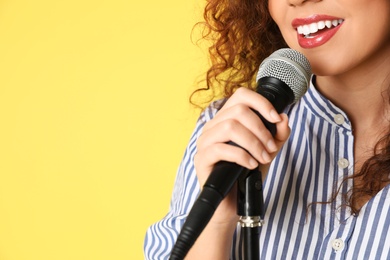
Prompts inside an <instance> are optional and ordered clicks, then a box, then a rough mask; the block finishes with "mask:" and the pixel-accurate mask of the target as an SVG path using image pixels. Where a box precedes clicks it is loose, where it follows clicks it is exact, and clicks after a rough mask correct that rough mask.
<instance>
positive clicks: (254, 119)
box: [203, 104, 277, 153]
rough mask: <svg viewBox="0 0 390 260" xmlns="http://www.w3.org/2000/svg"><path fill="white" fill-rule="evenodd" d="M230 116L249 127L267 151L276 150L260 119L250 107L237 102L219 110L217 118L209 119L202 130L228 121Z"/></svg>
mask: <svg viewBox="0 0 390 260" xmlns="http://www.w3.org/2000/svg"><path fill="white" fill-rule="evenodd" d="M231 118H234V119H235V120H237V121H238V122H239V123H240V124H242V125H243V126H245V127H246V128H247V129H249V130H250V131H251V132H252V133H253V134H254V135H255V136H256V137H257V138H258V139H259V140H260V141H261V143H263V144H264V145H265V147H266V149H267V151H268V152H269V153H272V152H275V151H276V150H277V146H276V144H275V141H274V139H273V137H272V135H271V133H270V132H269V130H268V129H267V128H266V127H265V126H264V123H263V122H262V120H261V119H260V118H259V117H258V116H257V115H256V113H255V112H254V111H253V110H252V109H250V108H249V107H248V106H246V105H243V104H237V105H235V106H233V107H230V108H227V109H225V110H224V111H220V113H219V115H218V118H215V120H211V121H209V123H208V124H206V125H205V127H204V128H203V131H204V132H206V131H208V130H209V129H212V128H213V127H215V126H216V125H217V124H220V123H221V122H223V121H228V120H230V119H231Z"/></svg>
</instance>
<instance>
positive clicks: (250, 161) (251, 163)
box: [249, 158, 258, 168]
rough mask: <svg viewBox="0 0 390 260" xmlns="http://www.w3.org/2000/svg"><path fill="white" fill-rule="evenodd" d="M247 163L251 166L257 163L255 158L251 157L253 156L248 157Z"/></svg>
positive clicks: (255, 165) (253, 166)
mask: <svg viewBox="0 0 390 260" xmlns="http://www.w3.org/2000/svg"><path fill="white" fill-rule="evenodd" d="M249 164H250V166H251V167H252V168H255V167H257V165H258V163H257V161H256V160H255V159H253V158H250V159H249Z"/></svg>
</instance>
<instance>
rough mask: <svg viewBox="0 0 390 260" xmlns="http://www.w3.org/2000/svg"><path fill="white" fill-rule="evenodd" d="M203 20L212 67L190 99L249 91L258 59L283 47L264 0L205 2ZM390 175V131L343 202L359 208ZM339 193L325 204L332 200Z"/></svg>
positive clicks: (375, 149)
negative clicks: (358, 201)
mask: <svg viewBox="0 0 390 260" xmlns="http://www.w3.org/2000/svg"><path fill="white" fill-rule="evenodd" d="M204 19H205V21H204V22H202V23H199V24H198V26H199V25H200V26H202V28H203V29H204V30H203V34H202V39H205V40H210V42H211V46H210V47H209V54H210V61H211V65H210V68H209V69H208V71H207V74H206V86H205V87H200V88H199V89H197V90H195V91H194V92H193V94H192V95H191V98H190V99H191V102H192V103H198V102H193V101H194V98H195V96H196V97H198V94H202V97H204V95H203V94H207V95H206V96H208V97H209V99H208V100H206V102H207V103H208V102H210V101H211V100H213V99H214V98H216V95H217V94H216V93H220V94H222V96H223V97H230V96H231V95H232V94H233V93H234V91H235V90H236V89H237V88H239V87H248V88H252V89H253V88H254V87H255V86H254V85H253V83H254V77H255V75H256V73H257V70H258V67H259V66H260V63H261V62H262V61H263V60H264V59H265V58H266V57H268V56H269V55H270V54H271V53H272V52H274V51H276V50H277V49H280V48H284V47H287V45H286V43H285V41H284V39H283V37H282V35H281V33H280V31H279V28H278V27H277V25H276V24H275V22H274V21H273V20H272V18H271V16H270V14H269V11H268V0H207V4H206V7H205V11H204ZM221 91H222V92H221ZM210 92H211V96H210ZM389 96H390V95H389ZM388 102H390V101H388ZM198 105H199V103H198ZM389 173H390V132H389V133H387V134H386V135H384V137H383V138H382V139H381V140H380V141H379V142H378V144H377V145H376V147H375V148H374V155H373V156H372V157H371V158H369V159H368V160H366V161H365V162H364V163H363V166H362V167H361V169H360V170H359V172H356V173H355V174H354V175H353V176H351V177H349V178H352V179H355V180H361V182H360V183H364V185H360V186H356V185H355V186H354V187H353V189H351V190H350V191H349V192H348V193H347V194H343V196H344V201H345V204H344V205H345V206H349V207H351V210H352V212H354V213H357V212H358V211H359V209H360V208H359V207H356V206H355V205H356V204H355V202H356V201H357V200H358V199H359V198H362V197H363V198H371V197H372V196H374V195H375V194H377V193H378V192H379V191H380V190H381V189H382V188H383V187H384V186H385V185H386V184H388V183H389ZM349 178H347V179H349ZM347 179H346V180H347ZM346 180H345V181H346ZM337 194H338V192H337V193H336V194H333V198H331V200H330V201H328V202H324V203H331V202H332V201H334V200H335V199H336V196H337ZM320 203H321V202H320ZM314 204H316V203H314ZM311 205H312V204H311Z"/></svg>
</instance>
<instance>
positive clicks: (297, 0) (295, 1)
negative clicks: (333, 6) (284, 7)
mask: <svg viewBox="0 0 390 260" xmlns="http://www.w3.org/2000/svg"><path fill="white" fill-rule="evenodd" d="M287 1H288V3H289V4H290V5H291V6H300V5H303V4H304V3H306V2H320V1H322V0H287Z"/></svg>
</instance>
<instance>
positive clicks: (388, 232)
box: [144, 84, 390, 260]
mask: <svg viewBox="0 0 390 260" xmlns="http://www.w3.org/2000/svg"><path fill="white" fill-rule="evenodd" d="M217 111H218V110H217V109H216V106H215V104H212V105H210V106H209V107H208V108H207V109H206V110H205V111H204V112H203V113H202V114H201V116H200V118H199V120H198V122H197V125H196V128H195V131H194V133H193V135H192V137H191V139H190V142H189V144H188V146H187V149H186V151H185V154H184V158H183V160H182V162H181V164H180V167H179V169H178V173H177V177H176V181H175V186H174V191H173V195H172V199H171V204H170V210H169V213H168V214H167V215H166V216H165V217H164V218H163V219H162V220H160V221H159V222H157V223H155V224H153V225H152V226H150V227H149V229H148V231H147V234H146V237H145V242H144V253H145V259H153V260H156V259H168V258H169V254H170V251H171V249H172V247H173V245H174V243H175V241H176V237H177V235H178V234H179V232H180V228H181V226H182V225H183V223H184V222H185V220H186V216H187V214H188V213H189V211H190V209H191V206H192V204H193V203H194V201H195V200H196V197H197V195H198V194H199V191H200V189H199V185H198V181H197V177H196V173H195V168H194V164H193V159H194V155H195V153H196V140H197V138H198V137H199V135H200V134H201V131H202V128H203V126H204V124H205V123H206V122H207V121H209V120H210V119H212V118H213V117H214V116H215V114H216V112H217ZM286 112H287V114H288V116H289V124H290V127H291V135H290V138H289V140H288V141H287V142H286V143H285V145H284V146H283V148H282V149H281V151H280V152H279V154H278V155H277V157H276V158H275V159H274V161H273V162H272V164H271V166H270V169H269V173H268V175H267V178H266V180H264V184H263V185H264V202H265V217H264V225H263V226H262V227H261V233H260V240H259V243H260V244H259V245H260V246H259V247H260V258H261V259H272V260H273V259H390V227H389V226H390V192H389V189H390V185H388V186H386V187H384V188H383V189H382V190H381V191H380V192H379V193H378V194H377V195H376V196H374V197H373V198H371V199H370V200H369V201H368V202H367V203H366V204H365V205H364V206H363V207H362V209H361V210H360V212H359V214H358V215H355V214H352V213H351V212H350V209H349V208H348V207H345V206H343V204H344V203H343V201H342V195H341V193H346V192H347V191H348V190H350V189H351V188H352V185H353V181H352V180H351V179H348V181H344V182H343V180H344V179H345V178H346V177H347V176H350V175H351V174H352V173H353V170H354V169H353V162H354V153H353V147H354V136H353V132H352V127H351V122H350V121H349V119H348V117H347V116H346V114H345V113H344V112H343V111H342V110H340V109H339V108H338V107H336V106H335V105H334V104H332V103H331V102H330V101H329V100H327V99H326V98H324V97H323V96H321V94H320V93H319V92H317V90H316V89H315V87H314V86H313V84H311V86H310V88H309V90H308V91H307V93H306V94H305V95H304V97H303V98H302V99H301V100H300V101H298V102H297V103H295V104H294V105H292V106H290V107H289V108H288V109H287V111H286ZM337 189H340V192H339V193H337V192H336V190H337ZM334 194H339V195H337V197H336V198H335V199H334V200H331V198H332V196H333V195H334ZM316 202H329V203H316ZM232 239H233V248H232V252H231V254H232V255H231V259H243V258H242V248H241V239H242V238H241V236H240V229H239V228H237V230H236V234H235V236H234V237H233V238H232Z"/></svg>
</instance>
